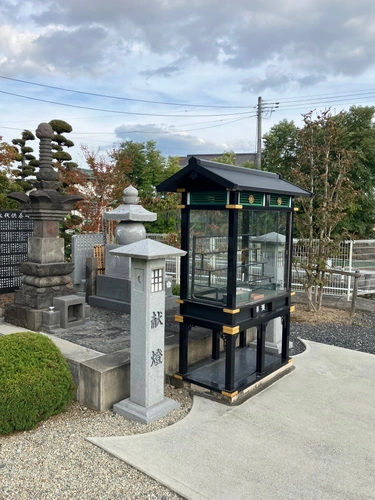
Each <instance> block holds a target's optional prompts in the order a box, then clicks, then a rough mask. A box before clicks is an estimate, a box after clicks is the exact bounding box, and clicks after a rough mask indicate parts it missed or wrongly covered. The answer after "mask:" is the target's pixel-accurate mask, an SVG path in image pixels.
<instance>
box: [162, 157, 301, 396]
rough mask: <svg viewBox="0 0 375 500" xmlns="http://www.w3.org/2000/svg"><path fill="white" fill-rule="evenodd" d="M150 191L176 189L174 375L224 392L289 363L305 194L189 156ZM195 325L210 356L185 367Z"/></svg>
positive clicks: (270, 177) (273, 178)
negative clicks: (298, 227)
mask: <svg viewBox="0 0 375 500" xmlns="http://www.w3.org/2000/svg"><path fill="white" fill-rule="evenodd" d="M157 189H158V191H163V192H180V193H181V194H182V201H181V206H180V208H181V248H182V249H183V250H186V251H187V255H186V256H185V257H182V261H181V292H180V299H179V301H178V302H179V303H180V314H179V315H176V317H175V319H176V321H178V322H179V323H180V361H179V363H180V364H179V372H178V374H176V375H177V376H178V377H181V378H183V379H184V380H187V381H190V382H193V383H195V384H197V385H200V386H203V387H206V388H209V389H212V390H215V391H219V392H222V393H223V394H225V395H228V396H232V395H234V394H236V393H237V391H241V390H243V389H245V388H246V387H248V386H250V385H251V384H253V383H254V382H257V381H258V380H259V379H260V378H262V377H264V376H266V375H268V374H270V373H271V372H273V371H275V370H277V369H279V368H280V367H281V366H283V365H284V364H286V363H288V361H289V326H290V306H291V304H290V297H291V290H290V287H291V265H292V233H293V209H294V198H295V197H300V196H310V193H309V192H308V191H306V190H304V189H302V188H300V187H298V186H295V185H294V184H291V183H289V182H286V181H285V180H283V179H282V178H281V176H280V175H278V174H274V173H270V172H264V171H259V170H254V169H249V168H244V167H235V166H232V165H226V164H222V163H216V162H210V161H206V160H200V159H197V158H195V157H192V158H190V160H189V163H188V165H187V166H186V167H185V168H183V169H182V170H180V171H179V172H178V173H176V174H174V175H173V176H172V177H170V178H169V179H167V180H166V181H164V182H162V183H161V184H160V185H159V186H158V187H157ZM194 326H199V327H203V328H207V329H209V330H211V331H212V353H211V356H210V357H209V358H208V359H204V360H203V361H200V362H198V363H195V364H193V365H191V366H188V346H189V343H188V338H189V332H190V330H191V328H192V327H194Z"/></svg>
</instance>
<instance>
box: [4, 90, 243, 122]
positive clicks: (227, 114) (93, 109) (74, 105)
mask: <svg viewBox="0 0 375 500" xmlns="http://www.w3.org/2000/svg"><path fill="white" fill-rule="evenodd" d="M0 93H1V94H6V95H12V96H14V97H21V98H23V99H30V100H31V101H38V102H45V103H47V104H56V105H58V106H66V107H69V108H78V109H89V110H92V111H103V112H105V113H117V114H120V115H134V116H163V117H166V118H187V117H189V118H191V117H194V118H199V117H207V116H238V115H246V114H248V111H241V112H240V113H224V114H223V113H222V114H218V115H172V114H170V115H166V114H161V113H135V112H132V111H117V110H114V109H102V108H93V107H91V106H79V105H78V104H67V103H62V102H57V101H49V100H47V99H40V98H37V97H29V96H24V95H20V94H15V93H13V92H5V90H0Z"/></svg>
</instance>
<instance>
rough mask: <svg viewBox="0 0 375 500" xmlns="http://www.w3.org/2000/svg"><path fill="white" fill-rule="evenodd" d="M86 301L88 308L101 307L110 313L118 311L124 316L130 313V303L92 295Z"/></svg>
mask: <svg viewBox="0 0 375 500" xmlns="http://www.w3.org/2000/svg"><path fill="white" fill-rule="evenodd" d="M88 299H89V304H90V306H93V307H102V308H103V309H110V310H111V311H118V312H123V313H126V314H129V313H130V302H123V301H121V300H115V299H109V298H106V297H99V296H98V295H92V296H91V297H89V298H88Z"/></svg>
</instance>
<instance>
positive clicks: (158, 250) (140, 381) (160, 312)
mask: <svg viewBox="0 0 375 500" xmlns="http://www.w3.org/2000/svg"><path fill="white" fill-rule="evenodd" d="M112 253H113V254H115V255H118V256H122V257H128V258H129V257H130V258H131V259H132V261H131V273H132V274H131V275H132V279H131V319H130V346H131V355H130V356H131V357H130V398H128V399H125V400H123V401H120V402H119V403H117V404H115V405H114V406H113V411H114V412H115V413H118V414H119V415H122V416H123V417H125V418H128V419H130V420H137V421H138V422H142V423H144V424H148V423H150V422H152V421H154V420H157V419H159V418H162V417H164V416H165V415H167V414H168V413H170V412H171V411H172V410H173V409H175V408H178V406H179V403H177V402H176V401H173V400H172V399H169V398H166V397H164V378H165V375H164V331H165V326H164V324H165V315H164V313H165V280H164V275H165V258H166V257H169V256H172V255H185V254H186V252H184V251H182V250H179V249H176V248H173V247H171V246H169V245H164V244H163V243H159V242H156V241H153V240H141V241H138V242H136V243H132V244H130V245H126V246H123V247H121V248H118V249H115V250H112Z"/></svg>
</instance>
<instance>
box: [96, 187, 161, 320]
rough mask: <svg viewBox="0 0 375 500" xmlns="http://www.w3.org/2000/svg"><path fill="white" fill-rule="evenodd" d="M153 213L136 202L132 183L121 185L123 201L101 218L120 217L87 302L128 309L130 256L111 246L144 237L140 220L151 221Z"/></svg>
mask: <svg viewBox="0 0 375 500" xmlns="http://www.w3.org/2000/svg"><path fill="white" fill-rule="evenodd" d="M156 218H157V215H156V214H154V213H152V212H149V211H148V210H146V209H145V208H143V207H142V205H139V197H138V191H137V189H135V188H134V187H133V186H128V187H127V188H125V189H124V193H123V203H122V204H121V205H119V206H118V207H117V208H116V209H115V210H113V211H111V212H104V219H105V220H116V221H120V222H119V224H118V226H117V227H116V230H115V237H116V242H117V243H116V244H107V245H105V249H104V262H105V274H103V275H98V276H97V278H96V294H95V295H92V296H90V297H89V299H88V302H89V304H90V306H96V307H103V308H106V309H112V310H114V311H121V312H124V313H129V312H130V274H131V273H130V259H129V258H126V257H121V258H120V257H118V256H117V255H115V254H113V252H112V250H114V249H116V248H119V247H121V246H123V245H129V244H131V243H135V242H137V241H141V240H144V239H145V238H146V229H145V227H144V225H143V222H153V221H155V220H156Z"/></svg>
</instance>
